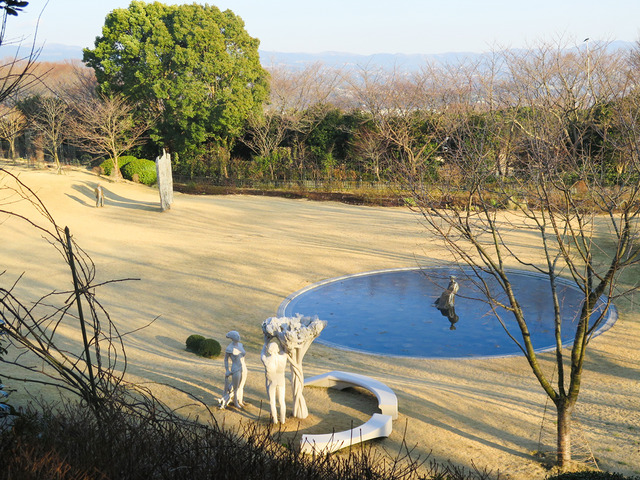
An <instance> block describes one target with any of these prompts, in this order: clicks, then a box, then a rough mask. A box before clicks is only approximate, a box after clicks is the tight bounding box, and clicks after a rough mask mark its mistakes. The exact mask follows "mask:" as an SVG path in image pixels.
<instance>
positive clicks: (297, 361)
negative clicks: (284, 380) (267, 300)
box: [262, 315, 327, 418]
mask: <svg viewBox="0 0 640 480" xmlns="http://www.w3.org/2000/svg"><path fill="white" fill-rule="evenodd" d="M326 325H327V322H325V321H324V320H319V319H318V318H310V317H303V316H301V315H296V316H295V317H280V318H279V317H270V318H267V319H266V320H265V321H264V322H262V331H263V333H264V335H265V343H266V342H268V341H270V340H271V339H277V340H278V342H279V343H280V345H282V346H283V347H284V351H285V353H286V354H287V358H288V359H289V364H290V366H291V387H292V390H293V416H294V417H296V418H307V416H308V415H309V412H308V410H307V404H306V402H305V400H304V396H303V395H302V390H303V388H304V373H303V371H302V359H303V358H304V355H305V353H307V350H308V349H309V347H310V346H311V343H312V342H313V341H314V340H315V339H316V338H317V337H318V335H320V332H322V330H323V329H324V327H325V326H326Z"/></svg>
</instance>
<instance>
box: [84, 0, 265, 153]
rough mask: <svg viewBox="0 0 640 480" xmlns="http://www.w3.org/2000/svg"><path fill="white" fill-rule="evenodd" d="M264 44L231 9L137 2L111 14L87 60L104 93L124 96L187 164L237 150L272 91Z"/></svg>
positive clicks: (158, 139)
mask: <svg viewBox="0 0 640 480" xmlns="http://www.w3.org/2000/svg"><path fill="white" fill-rule="evenodd" d="M258 44H259V41H258V40H257V39H255V38H252V37H251V36H249V34H248V33H247V32H246V30H245V28H244V22H243V21H242V19H241V18H240V17H238V16H236V15H235V14H234V13H233V12H231V11H230V10H226V11H224V12H221V11H220V10H219V9H218V8H216V7H214V6H209V5H198V4H195V3H194V4H191V5H164V4H162V3H158V2H154V3H145V2H142V1H133V2H132V3H131V5H130V6H129V8H127V9H116V10H114V11H112V12H111V13H110V14H109V15H108V16H107V17H106V20H105V24H104V27H103V28H102V35H101V36H99V37H97V38H96V41H95V48H93V49H85V50H84V61H85V63H86V64H87V65H88V66H90V67H92V68H93V69H94V70H95V72H96V77H97V79H98V83H99V88H100V90H101V93H103V94H107V95H109V94H113V93H122V94H124V95H125V97H126V98H127V99H128V100H129V101H131V102H134V103H136V104H138V105H139V107H140V108H141V109H143V110H144V111H145V113H146V114H147V115H150V116H153V117H157V119H158V121H157V122H156V125H155V127H154V129H153V130H152V131H151V135H150V136H151V139H152V141H153V142H155V147H157V148H158V149H159V148H161V147H164V148H167V149H168V150H169V151H171V152H174V153H178V154H179V156H180V157H181V158H182V159H185V160H186V159H194V158H196V157H198V156H199V155H202V154H203V152H204V149H205V147H206V146H207V145H215V146H217V147H223V148H226V149H227V150H228V149H230V148H231V146H232V145H233V143H234V142H235V140H236V138H237V137H238V136H239V135H240V134H241V133H242V129H243V126H244V124H245V120H246V117H247V116H248V114H249V113H250V112H251V111H254V110H256V109H260V108H261V106H262V103H263V101H264V100H265V99H266V97H267V94H268V84H267V73H266V72H265V70H264V69H263V68H262V67H261V65H260V59H259V55H258Z"/></svg>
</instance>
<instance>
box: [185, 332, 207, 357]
mask: <svg viewBox="0 0 640 480" xmlns="http://www.w3.org/2000/svg"><path fill="white" fill-rule="evenodd" d="M203 340H204V337H203V336H202V335H189V337H188V338H187V341H186V344H187V350H189V351H190V352H194V353H197V352H198V349H199V348H200V344H201V343H202V341H203Z"/></svg>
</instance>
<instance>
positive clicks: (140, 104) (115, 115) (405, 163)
mask: <svg viewBox="0 0 640 480" xmlns="http://www.w3.org/2000/svg"><path fill="white" fill-rule="evenodd" d="M134 6H137V7H138V8H142V7H143V6H144V7H145V8H150V6H148V5H143V6H140V5H137V4H136V2H134V4H132V7H131V8H133V7H134ZM154 7H157V5H156V4H154ZM191 7H193V8H195V7H194V6H190V8H191ZM176 9H177V10H176V11H179V10H180V9H178V8H177V7H176ZM174 10H175V9H174ZM116 12H118V11H117V10H116V11H114V15H115V13H116ZM127 12H128V11H127ZM218 14H220V13H219V12H218ZM225 18H226V17H225ZM108 20H109V19H108ZM183 21H186V20H183ZM106 28H107V27H106V26H105V29H106ZM207 28H210V27H208V26H207ZM114 31H115V32H116V33H117V35H119V37H118V38H122V33H121V31H120V30H117V29H116V30H114ZM114 35H115V34H114ZM99 43H100V39H99V40H98V41H97V44H99ZM114 44H115V41H112V42H110V43H109V45H114ZM136 48H137V47H136ZM96 50H98V48H97V47H96ZM154 51H155V50H154ZM92 55H93V57H96V56H97V53H96V51H93V53H92ZM109 55H113V52H111V53H110V54H109ZM139 55H141V54H140V53H139ZM93 57H92V58H93ZM196 57H197V55H196ZM187 58H189V59H191V58H192V57H190V56H188V57H187ZM103 61H104V62H106V60H103ZM87 63H88V64H92V63H93V64H94V68H95V69H96V75H97V80H96V77H94V76H93V73H92V72H91V71H90V70H89V69H87V68H86V67H82V66H80V65H75V66H70V65H45V67H47V68H48V69H49V70H46V71H49V72H52V73H55V72H56V71H57V70H60V69H66V70H67V71H71V73H72V74H71V75H68V76H67V80H66V81H65V82H50V83H49V84H47V85H46V87H47V88H39V90H34V88H31V89H30V90H28V92H31V94H30V95H29V96H25V94H24V93H23V94H22V96H18V97H10V98H9V99H8V100H6V101H5V102H4V104H3V105H2V106H0V108H2V112H0V113H2V115H1V116H0V138H2V139H4V146H5V150H6V151H7V153H8V156H11V157H15V156H16V155H21V156H28V157H32V156H34V155H35V152H36V151H37V150H44V152H45V153H46V154H47V155H48V156H49V157H50V158H51V159H52V160H54V161H56V163H58V160H57V159H58V157H59V152H60V151H61V148H66V150H64V151H65V154H66V156H67V157H69V156H73V157H81V156H82V155H83V154H85V155H84V157H83V158H84V159H88V158H94V157H95V156H108V157H111V158H113V159H115V160H116V161H117V158H118V157H119V156H120V155H121V154H122V153H124V152H126V151H129V153H133V154H136V155H138V156H145V157H147V158H155V156H156V155H157V154H158V152H159V151H161V148H166V149H167V150H168V151H171V152H173V154H174V155H173V157H174V160H175V161H176V164H175V166H174V167H175V169H176V171H177V173H180V174H183V175H190V176H208V177H213V178H219V179H221V180H222V181H225V180H228V179H236V178H240V179H255V180H260V179H267V180H302V179H340V180H355V179H365V180H375V181H388V180H393V179H394V177H395V176H397V175H398V174H399V173H400V172H401V171H402V170H403V169H406V170H408V171H409V172H410V173H411V174H412V175H415V174H417V173H418V172H420V174H421V175H422V176H425V175H427V176H429V177H430V178H433V179H438V180H447V179H449V178H455V177H456V168H457V166H456V164H455V162H453V161H451V152H452V151H454V149H455V148H457V147H458V146H460V145H462V144H465V143H467V142H469V141H470V138H471V137H472V136H473V135H477V134H478V132H485V131H488V130H491V131H492V138H491V139H490V141H487V142H486V143H484V144H483V146H482V151H479V152H477V154H476V155H474V159H469V160H470V161H479V160H481V161H482V164H483V165H484V166H485V167H486V168H489V169H491V170H492V171H493V173H494V174H495V175H496V176H502V175H509V174H512V173H514V172H515V171H517V170H518V169H521V168H522V166H524V165H526V163H527V158H528V156H529V155H530V153H531V152H530V151H529V150H530V148H531V135H530V133H531V132H530V130H531V123H532V122H540V121H543V120H544V119H543V118H542V117H540V116H538V117H536V118H531V106H532V103H533V102H536V103H540V102H547V103H549V105H550V106H551V105H555V103H557V98H558V96H563V97H564V98H565V99H566V101H567V102H568V101H569V100H568V98H570V97H575V99H574V103H573V106H572V107H571V109H570V111H569V110H567V111H565V112H564V114H566V115H567V121H569V119H570V120H571V123H570V125H567V128H568V131H567V134H568V135H569V137H570V138H571V139H574V137H575V136H580V142H579V144H578V145H577V147H579V148H580V149H581V151H582V152H584V153H585V154H592V153H593V152H597V153H598V155H599V159H600V162H601V167H602V168H604V169H606V171H607V172H608V174H609V177H610V178H611V179H612V180H613V179H615V177H616V176H617V175H619V174H621V173H622V172H624V170H625V169H626V165H627V163H628V162H629V158H630V157H629V155H628V152H625V151H623V150H624V146H623V145H621V144H620V142H617V141H616V139H617V138H618V137H619V136H621V135H623V133H622V130H623V129H625V128H629V127H630V126H631V125H629V124H628V120H629V119H622V117H620V115H617V116H616V115H615V111H616V109H620V108H628V107H625V105H626V104H628V103H629V101H630V98H632V95H633V90H632V87H633V85H634V84H633V78H634V76H635V75H636V70H637V62H636V61H635V56H634V55H633V52H620V51H619V52H609V51H607V46H606V45H604V44H603V45H596V46H595V47H594V46H592V48H591V49H590V50H589V52H587V49H586V46H583V47H575V48H568V47H567V46H566V45H559V44H553V45H539V46H537V47H536V48H535V49H532V50H530V51H528V52H526V53H522V52H518V53H512V52H500V53H495V54H492V55H487V56H486V57H485V58H484V60H483V61H480V62H477V63H473V64H471V63H466V64H457V65H453V66H442V65H425V66H424V68H423V69H422V70H420V71H415V72H403V71H400V70H398V71H385V70H381V69H375V68H360V69H349V70H347V69H344V70H335V69H330V68H326V67H324V66H322V65H319V64H315V65H309V66H306V67H304V68H301V69H299V70H290V69H289V70H287V69H284V68H278V67H273V68H270V69H268V76H267V73H266V72H265V71H263V70H262V69H260V71H261V72H262V74H261V75H262V76H261V77H260V78H261V81H262V82H264V85H261V87H260V93H259V94H257V93H256V92H253V91H252V89H248V90H250V92H249V93H247V92H245V93H246V95H247V96H250V97H251V101H249V100H247V98H241V99H238V98H231V97H230V95H232V94H231V93H229V92H236V91H238V87H237V86H234V85H226V86H223V85H212V84H210V85H209V87H208V88H209V90H208V93H206V95H205V98H206V101H203V100H202V98H200V97H198V95H196V94H195V93H194V94H193V95H191V94H189V93H188V92H190V91H191V89H194V90H197V88H196V86H195V85H191V84H188V85H186V84H185V83H184V82H183V81H176V82H177V83H176V84H174V85H170V84H168V83H167V82H169V80H168V79H167V78H168V77H176V75H168V74H167V72H166V71H165V70H162V69H161V68H160V66H157V65H156V67H157V71H156V72H155V73H153V72H143V73H141V72H140V71H139V70H140V69H141V66H140V62H138V63H136V62H133V61H132V60H127V61H126V63H124V64H123V65H127V66H128V65H134V66H135V67H136V69H137V70H136V71H135V72H133V73H132V72H122V71H121V70H126V69H125V68H124V67H123V68H122V69H121V70H118V72H119V73H118V74H117V75H116V74H115V73H113V74H111V76H110V77H108V80H107V79H106V78H107V76H106V74H104V73H101V68H103V67H95V64H97V60H96V59H95V58H94V60H92V61H88V62H87ZM194 65H195V63H194ZM194 65H191V66H184V68H186V69H187V70H186V71H188V72H191V73H190V74H187V75H186V76H187V77H188V79H190V80H189V81H190V82H192V83H197V82H196V80H195V79H194V74H193V68H194ZM127 68H129V67H127ZM167 68H170V69H172V71H181V72H182V70H180V68H181V67H179V66H176V65H173V66H170V67H167ZM203 68H204V67H203ZM41 71H43V72H45V69H44V68H41ZM212 75H213V76H214V77H215V78H216V79H218V80H216V81H217V82H221V80H220V79H221V78H222V76H221V75H222V73H221V72H220V71H218V72H215V73H212ZM228 75H229V76H231V77H233V75H232V74H228ZM124 76H126V77H127V78H129V77H131V78H145V79H148V80H147V81H145V82H142V83H143V84H144V85H139V84H137V83H135V82H133V81H131V83H129V82H122V84H121V85H120V84H119V83H118V81H120V80H118V81H116V80H115V79H116V78H117V79H120V78H121V77H124ZM155 78H157V79H158V82H160V83H154V82H153V81H152V79H155ZM101 79H102V83H100V80H101ZM267 79H268V80H269V87H270V97H269V100H268V102H266V103H264V104H263V100H264V98H263V97H264V95H265V92H266V82H267ZM210 81H211V80H210ZM163 82H164V83H163ZM247 82H249V80H247V79H244V80H242V81H241V83H242V85H246V84H247ZM165 83H167V84H166V85H165ZM202 83H204V84H207V82H205V81H204V80H202V79H201V80H200V84H198V88H200V91H201V93H202V91H204V90H203V85H202ZM249 83H250V82H249ZM143 87H144V89H146V90H145V91H142V90H143ZM176 89H182V90H180V91H182V92H183V94H182V95H180V94H178V93H176V92H177V90H176ZM174 90H175V91H174ZM245 90H247V89H245ZM34 91H35V92H36V93H35V94H34V93H33V92H34ZM218 91H224V92H227V93H225V95H227V97H228V98H217V97H216V96H215V95H214V93H213V92H218ZM154 92H164V93H163V95H164V96H165V97H166V98H164V97H162V96H161V95H157V94H156V93H154ZM567 96H568V97H567ZM160 97H162V98H160ZM625 99H626V100H625ZM238 103H241V104H242V105H244V107H239V106H238ZM194 105H197V107H198V108H197V109H196V108H195V106H194ZM221 105H224V108H222V107H221ZM258 107H259V108H258ZM567 108H568V107H567ZM546 114H548V115H552V113H551V112H546ZM232 115H234V118H233V120H231V118H230V117H231V116H232ZM605 137H606V139H605ZM503 139H506V140H507V141H506V142H501V140H503ZM16 144H18V146H19V150H20V151H19V152H18V151H17V150H16ZM69 146H73V147H74V148H72V149H71V150H69V148H68V147H69ZM131 149H133V151H132V150H131ZM86 154H89V155H86ZM90 155H92V156H93V157H91V156H90Z"/></svg>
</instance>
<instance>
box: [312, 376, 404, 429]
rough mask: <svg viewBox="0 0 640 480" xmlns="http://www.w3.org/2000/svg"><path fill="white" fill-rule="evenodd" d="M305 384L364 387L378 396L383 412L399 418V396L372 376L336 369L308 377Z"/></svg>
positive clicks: (328, 386) (343, 387) (342, 387)
mask: <svg viewBox="0 0 640 480" xmlns="http://www.w3.org/2000/svg"><path fill="white" fill-rule="evenodd" d="M304 386H305V387H327V388H337V389H338V390H344V389H345V388H349V387H362V388H364V389H366V390H369V391H370V392H371V393H373V394H374V395H375V396H376V397H377V398H378V408H379V409H380V412H382V414H384V415H390V416H391V418H393V419H394V420H397V418H398V397H396V394H395V393H393V390H391V389H390V388H389V387H387V386H386V385H385V384H384V383H382V382H379V381H378V380H375V379H373V378H371V377H367V376H365V375H358V374H357V373H350V372H341V371H340V370H334V371H333V372H328V373H323V374H322V375H316V376H315V377H311V378H308V379H306V380H305V381H304Z"/></svg>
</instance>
